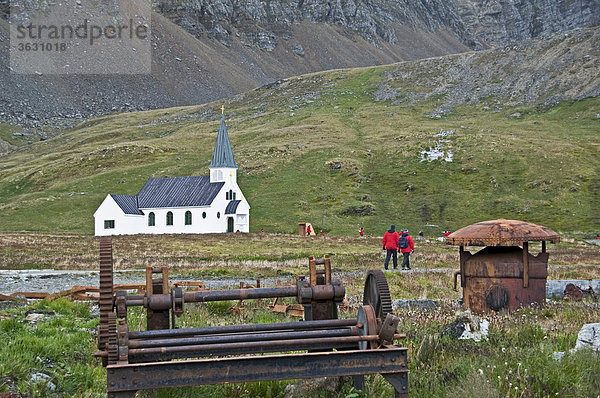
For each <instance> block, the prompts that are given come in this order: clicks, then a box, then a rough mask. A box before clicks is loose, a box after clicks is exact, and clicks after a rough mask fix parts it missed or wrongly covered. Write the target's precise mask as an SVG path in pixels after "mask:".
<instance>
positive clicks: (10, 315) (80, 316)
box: [0, 299, 106, 397]
mask: <svg viewBox="0 0 600 398" xmlns="http://www.w3.org/2000/svg"><path fill="white" fill-rule="evenodd" d="M9 307H10V306H9ZM26 309H27V310H29V311H38V312H43V311H46V315H43V319H42V320H39V321H34V320H31V321H28V320H26V317H25V315H26V314H25V310H26ZM0 311H1V313H2V319H1V320H0V338H1V339H2V341H3V346H2V348H1V349H0V392H10V393H12V394H15V393H17V394H22V395H23V396H33V397H44V396H72V397H87V396H90V394H100V393H102V392H103V391H105V389H106V380H105V377H106V376H105V371H104V370H103V369H102V368H100V367H99V366H98V364H97V360H96V358H95V357H94V356H93V353H94V350H95V346H94V345H95V342H94V339H93V334H92V331H93V330H94V329H95V327H96V326H97V325H98V319H97V318H92V317H91V316H90V308H89V305H88V304H87V303H73V302H70V301H67V300H65V299H58V300H55V301H52V302H48V301H40V302H38V303H37V304H34V305H31V306H28V307H17V308H8V309H7V308H6V303H4V305H3V309H2V310H0ZM50 311H51V312H50ZM36 373H44V374H46V375H47V376H49V379H48V380H49V381H50V382H51V383H52V384H54V386H55V387H56V389H55V390H54V391H52V390H51V389H50V387H49V384H46V383H45V382H43V381H40V382H37V383H35V382H34V381H32V378H31V376H32V375H34V374H36ZM19 396H21V395H19Z"/></svg>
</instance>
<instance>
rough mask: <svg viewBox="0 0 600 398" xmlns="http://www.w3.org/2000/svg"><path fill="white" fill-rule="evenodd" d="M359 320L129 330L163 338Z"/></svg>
mask: <svg viewBox="0 0 600 398" xmlns="http://www.w3.org/2000/svg"><path fill="white" fill-rule="evenodd" d="M357 322H358V320H357V319H356V318H350V319H330V320H322V321H301V322H278V323H258V324H247V325H229V326H209V327H198V328H186V329H165V330H144V331H140V332H135V331H132V332H129V339H130V340H132V339H145V338H161V337H176V336H200V335H209V334H226V333H256V332H268V331H282V330H311V329H313V330H314V329H326V328H336V327H337V328H340V327H345V326H355V325H357Z"/></svg>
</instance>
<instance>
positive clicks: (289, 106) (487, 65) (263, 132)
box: [0, 28, 600, 234]
mask: <svg viewBox="0 0 600 398" xmlns="http://www.w3.org/2000/svg"><path fill="white" fill-rule="evenodd" d="M599 49H600V28H593V29H586V30H580V31H576V32H572V33H569V34H568V35H565V34H564V33H562V34H557V35H554V36H553V37H551V38H549V39H544V40H541V39H536V40H532V41H528V42H526V43H523V44H519V45H514V46H510V47H505V48H498V49H491V50H484V51H478V52H470V53H465V54H458V55H447V56H443V57H438V58H432V59H426V60H417V61H412V62H401V63H397V64H393V65H385V66H377V67H367V68H354V69H343V70H334V71H327V72H320V73H314V74H308V75H302V76H296V77H291V78H288V79H281V80H279V81H277V82H275V83H273V84H270V85H266V86H263V87H261V88H258V89H254V90H250V91H247V92H245V93H242V94H239V95H236V96H233V97H229V98H227V99H225V100H223V101H219V102H215V103H209V104H205V105H201V106H192V107H182V108H172V109H162V110H152V111H146V112H125V113H121V114H117V115H109V116H103V117H100V118H97V119H93V120H89V121H85V122H83V123H80V124H79V125H77V126H76V127H75V128H73V129H69V130H65V131H63V132H62V133H61V134H60V135H58V136H56V137H52V138H49V139H47V140H44V141H41V142H32V143H31V144H27V143H21V145H20V146H17V148H16V149H15V150H13V151H12V152H11V153H9V154H6V155H4V156H0V217H1V219H0V229H4V230H38V231H41V230H43V231H54V232H57V231H62V232H67V231H68V232H82V233H91V231H92V218H91V215H92V214H93V212H94V210H95V209H96V207H97V206H98V205H99V204H100V203H101V202H102V200H103V199H104V198H105V197H106V194H107V193H115V194H134V193H136V192H137V191H139V189H140V188H141V186H143V184H144V183H145V181H146V180H147V179H148V178H149V177H161V176H185V175H205V174H206V173H207V171H208V168H207V167H208V165H209V163H210V158H211V155H212V148H213V146H214V140H215V134H216V129H218V120H219V119H220V117H221V110H220V109H221V105H222V104H223V103H225V108H226V113H227V115H226V117H227V126H228V129H229V136H230V139H231V142H232V146H233V148H234V153H235V158H236V163H237V164H238V166H239V170H238V178H239V183H240V186H241V187H242V189H243V190H244V195H245V196H246V197H247V198H248V200H249V202H250V204H251V206H252V210H251V211H252V213H251V216H252V221H251V228H252V231H258V230H260V229H261V228H264V229H265V231H268V232H289V233H293V231H294V229H296V231H297V223H298V222H299V221H309V222H313V223H314V224H315V225H318V222H319V220H321V217H322V215H323V208H325V214H326V216H325V217H326V218H325V223H326V224H325V228H326V232H327V233H328V234H329V233H331V234H356V231H357V230H358V228H359V226H360V225H362V226H365V228H366V229H367V231H383V230H385V229H386V228H387V227H389V223H390V222H393V221H397V225H399V224H401V225H402V227H408V228H409V229H410V230H411V231H412V232H414V231H418V230H419V229H426V228H428V227H427V225H429V224H435V225H438V226H440V228H442V229H456V228H458V227H462V226H464V225H468V224H471V223H473V222H476V221H481V220H484V219H492V218H500V217H503V218H513V219H514V218H516V219H524V220H527V221H531V222H537V223H540V224H542V225H545V226H548V227H549V228H552V229H554V230H557V231H569V232H586V233H591V232H594V233H596V228H597V220H598V219H599V218H600V169H599V166H598V165H599V164H600V151H599V150H598V148H600V141H599V140H600V137H599V135H598V126H599V123H600V97H599V94H600V50H599ZM0 133H1V131H0ZM324 199H325V200H324ZM324 202H325V204H324ZM47 220H52V222H51V223H48V221H47ZM438 229H439V228H438ZM436 231H437V230H436ZM436 233H437V232H436Z"/></svg>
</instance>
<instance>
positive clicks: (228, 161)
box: [208, 116, 237, 169]
mask: <svg viewBox="0 0 600 398" xmlns="http://www.w3.org/2000/svg"><path fill="white" fill-rule="evenodd" d="M208 167H209V168H213V167H231V168H235V169H237V164H235V160H234V159H233V150H232V149H231V143H230V142H229V135H228V134H227V126H225V116H223V117H222V118H221V125H220V126H219V133H218V134H217V143H216V144H215V150H214V152H213V156H212V162H211V163H210V166H208Z"/></svg>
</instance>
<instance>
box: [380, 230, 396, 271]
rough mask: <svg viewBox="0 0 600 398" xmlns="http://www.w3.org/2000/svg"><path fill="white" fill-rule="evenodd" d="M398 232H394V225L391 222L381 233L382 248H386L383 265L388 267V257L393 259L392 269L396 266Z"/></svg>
mask: <svg viewBox="0 0 600 398" xmlns="http://www.w3.org/2000/svg"><path fill="white" fill-rule="evenodd" d="M398 239H399V236H398V232H396V226H395V225H394V224H392V226H391V227H390V229H389V230H387V231H386V232H385V234H384V235H383V250H387V253H386V255H385V263H384V264H383V267H384V268H385V269H388V264H389V263H390V257H392V259H393V260H394V269H397V268H398Z"/></svg>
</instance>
